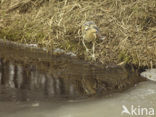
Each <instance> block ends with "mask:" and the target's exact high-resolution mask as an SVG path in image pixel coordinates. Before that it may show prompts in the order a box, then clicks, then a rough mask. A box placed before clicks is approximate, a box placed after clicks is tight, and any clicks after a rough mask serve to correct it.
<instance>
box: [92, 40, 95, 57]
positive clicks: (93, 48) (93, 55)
mask: <svg viewBox="0 0 156 117" xmlns="http://www.w3.org/2000/svg"><path fill="white" fill-rule="evenodd" d="M92 50H93V54H92V58H93V59H95V53H94V52H95V42H93V47H92Z"/></svg>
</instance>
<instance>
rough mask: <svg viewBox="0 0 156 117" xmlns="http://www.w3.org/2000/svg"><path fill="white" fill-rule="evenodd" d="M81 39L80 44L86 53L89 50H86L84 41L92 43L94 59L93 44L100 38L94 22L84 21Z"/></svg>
mask: <svg viewBox="0 0 156 117" xmlns="http://www.w3.org/2000/svg"><path fill="white" fill-rule="evenodd" d="M82 37H83V38H82V44H83V46H84V47H85V49H86V52H89V49H88V48H87V46H86V44H85V41H86V42H92V52H93V53H92V58H93V59H95V43H96V41H97V40H98V39H102V38H101V34H100V31H99V29H98V27H97V25H96V24H95V22H94V21H86V22H85V23H84V24H83V25H82Z"/></svg>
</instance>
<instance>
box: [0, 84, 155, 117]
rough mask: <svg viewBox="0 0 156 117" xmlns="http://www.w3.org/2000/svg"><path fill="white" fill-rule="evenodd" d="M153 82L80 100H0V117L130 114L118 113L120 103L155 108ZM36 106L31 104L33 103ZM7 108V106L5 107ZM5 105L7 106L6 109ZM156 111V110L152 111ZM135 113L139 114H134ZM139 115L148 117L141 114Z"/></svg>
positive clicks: (100, 116)
mask: <svg viewBox="0 0 156 117" xmlns="http://www.w3.org/2000/svg"><path fill="white" fill-rule="evenodd" d="M155 97H156V83H155V82H150V81H146V82H141V83H139V84H138V85H136V86H135V87H133V88H131V89H129V90H128V91H125V92H123V93H115V94H112V95H109V96H106V97H101V98H90V99H85V100H84V99H82V100H60V99H56V100H46V101H32V102H31V101H30V102H27V103H26V102H0V116H1V117H21V116H22V117H130V115H127V114H124V115H121V111H122V105H125V106H126V107H127V108H128V109H130V107H131V105H134V106H135V107H136V108H138V106H140V107H145V108H151V107H152V108H154V109H156V98H155ZM35 103H38V104H39V105H38V106H36V107H34V106H33V104H35ZM8 107H9V108H8ZM6 108H7V109H6ZM155 114H156V113H155ZM134 116H138V115H134ZM141 117H149V116H146V115H143V116H141ZM153 117H155V116H153Z"/></svg>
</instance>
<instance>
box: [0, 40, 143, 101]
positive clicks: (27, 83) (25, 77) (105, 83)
mask: <svg viewBox="0 0 156 117" xmlns="http://www.w3.org/2000/svg"><path fill="white" fill-rule="evenodd" d="M143 80H144V79H143V78H141V77H140V76H139V72H138V71H137V70H134V69H133V67H131V66H128V65H125V66H116V65H114V66H104V65H102V64H97V63H94V62H93V63H89V62H87V61H84V60H81V59H80V58H77V57H71V56H69V55H65V54H53V52H52V51H49V52H47V51H46V50H43V49H40V48H36V47H28V46H25V45H22V44H17V43H14V42H8V41H3V40H0V82H1V85H2V86H4V87H7V88H9V89H8V90H6V89H5V88H1V91H0V92H1V93H2V94H1V95H2V96H1V97H2V98H3V96H4V97H5V96H8V95H9V97H12V98H13V99H14V98H17V97H18V98H19V99H21V98H22V99H23V98H24V99H25V100H26V99H27V98H31V93H30V92H29V93H27V90H28V91H31V90H32V91H37V92H38V91H39V92H40V93H41V94H45V95H46V96H50V97H51V96H58V97H60V96H66V97H85V96H92V95H106V94H108V93H112V92H118V91H123V90H125V89H127V88H129V87H131V86H134V85H135V84H136V83H138V82H140V81H143ZM16 88H17V89H18V90H15V89H16ZM21 89H23V92H24V93H23V92H20V91H19V90H21ZM10 90H11V91H10ZM25 90H26V91H25ZM6 91H8V92H11V93H6ZM4 92H5V93H4ZM3 94H4V95H3ZM5 94H6V95H5ZM10 95H11V96H10ZM33 96H34V95H33ZM39 97H40V96H39ZM3 99H8V98H3Z"/></svg>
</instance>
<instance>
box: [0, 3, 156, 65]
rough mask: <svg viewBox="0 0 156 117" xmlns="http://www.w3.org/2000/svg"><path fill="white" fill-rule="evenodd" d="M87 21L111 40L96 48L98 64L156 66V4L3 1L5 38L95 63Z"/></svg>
mask: <svg viewBox="0 0 156 117" xmlns="http://www.w3.org/2000/svg"><path fill="white" fill-rule="evenodd" d="M88 20H93V21H94V22H96V24H97V25H98V27H99V28H100V31H101V33H102V35H103V36H105V37H106V39H105V40H104V41H102V42H97V44H96V51H95V54H96V57H97V61H98V62H101V63H104V64H109V63H120V62H123V61H125V62H127V63H132V64H136V65H137V66H152V65H156V64H155V63H156V1H155V0H141V1H140V0H126V1H125V0H96V1H90V0H85V1H82V0H22V1H18V0H1V1H0V38H2V39H7V40H12V41H16V42H21V43H36V44H38V45H39V46H41V47H46V48H49V49H51V48H62V49H64V50H65V51H72V52H73V53H75V54H77V55H79V56H84V58H85V59H87V60H90V55H87V54H86V52H85V49H84V47H83V46H82V43H81V39H82V35H81V25H82V24H83V23H84V22H85V21H88ZM88 46H90V44H88Z"/></svg>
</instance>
